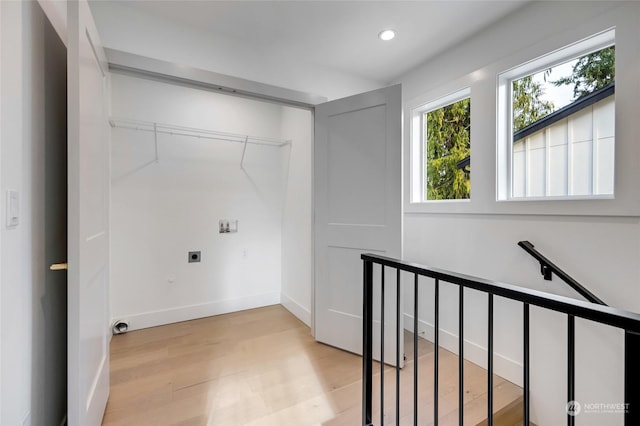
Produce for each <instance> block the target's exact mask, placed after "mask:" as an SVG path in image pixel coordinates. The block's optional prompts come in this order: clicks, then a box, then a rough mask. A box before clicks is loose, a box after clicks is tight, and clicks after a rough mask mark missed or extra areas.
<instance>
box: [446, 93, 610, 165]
mask: <svg viewBox="0 0 640 426" xmlns="http://www.w3.org/2000/svg"><path fill="white" fill-rule="evenodd" d="M615 92H616V83H615V81H614V82H613V83H610V84H607V85H606V86H604V87H603V88H601V89H598V90H596V91H595V92H592V93H589V94H588V95H587V96H583V97H582V98H580V99H578V100H576V101H575V102H572V103H570V104H569V105H567V106H565V107H562V108H560V109H559V110H557V111H554V112H552V113H551V114H549V115H547V116H545V117H544V118H541V119H540V120H538V121H536V122H535V123H531V124H529V125H528V126H527V127H524V128H522V129H520V130H518V131H517V132H515V133H514V134H513V141H514V142H517V141H519V140H520V139H523V138H525V137H527V136H529V135H531V134H533V133H535V132H537V131H539V130H542V129H544V128H545V127H548V126H551V125H552V124H554V123H556V122H558V121H560V120H562V119H564V118H567V117H568V116H570V115H572V114H575V113H576V112H578V111H580V110H582V109H584V108H586V107H588V106H591V105H593V104H595V103H596V102H598V101H601V100H603V99H605V98H608V97H609V96H612V95H613V94H614V93H615ZM466 167H471V156H468V157H466V158H463V159H462V160H460V161H458V163H457V164H456V168H458V169H460V170H465V168H466Z"/></svg>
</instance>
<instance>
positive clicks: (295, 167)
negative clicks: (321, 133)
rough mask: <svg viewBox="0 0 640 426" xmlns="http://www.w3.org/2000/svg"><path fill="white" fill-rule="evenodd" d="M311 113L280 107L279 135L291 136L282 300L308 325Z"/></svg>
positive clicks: (310, 257)
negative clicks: (280, 122)
mask: <svg viewBox="0 0 640 426" xmlns="http://www.w3.org/2000/svg"><path fill="white" fill-rule="evenodd" d="M312 120H313V117H312V114H311V112H310V111H309V110H304V109H297V108H283V111H282V136H283V137H284V138H285V139H291V140H293V141H294V142H293V144H292V145H291V156H290V163H289V167H288V178H287V184H286V194H285V202H284V213H283V217H282V297H281V301H282V304H283V305H284V306H285V307H286V308H287V309H288V310H290V311H291V312H293V313H294V314H295V315H296V316H297V317H298V318H300V319H301V320H302V321H303V322H304V323H305V324H307V325H309V326H311V282H312V271H311V264H312V258H313V254H312V248H311V247H312V242H311V230H312V211H311V210H312V188H311V175H312V173H313V167H312V152H313V147H312V145H311V140H312V133H313V122H312Z"/></svg>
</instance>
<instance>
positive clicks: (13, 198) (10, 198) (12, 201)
mask: <svg viewBox="0 0 640 426" xmlns="http://www.w3.org/2000/svg"><path fill="white" fill-rule="evenodd" d="M19 223H20V197H19V194H18V191H15V190H12V189H9V190H7V228H15V227H16V226H18V224H19Z"/></svg>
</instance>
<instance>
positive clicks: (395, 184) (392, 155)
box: [314, 85, 404, 365]
mask: <svg viewBox="0 0 640 426" xmlns="http://www.w3.org/2000/svg"><path fill="white" fill-rule="evenodd" d="M401 93H402V92H401V86H400V85H396V86H391V87H387V88H384V89H380V90H375V91H372V92H368V93H364V94H360V95H356V96H351V97H348V98H344V99H339V100H336V101H331V102H327V103H325V104H321V105H318V106H316V110H315V139H314V213H315V216H314V246H315V247H314V249H315V250H314V258H315V259H314V260H315V261H314V269H315V283H314V289H315V290H314V292H315V310H314V314H315V337H316V339H317V340H318V341H320V342H323V343H327V344H329V345H332V346H335V347H338V348H341V349H345V350H347V351H350V352H354V353H358V354H361V353H362V306H363V299H362V296H363V291H362V288H363V284H362V261H361V259H360V255H361V254H362V253H376V254H382V255H385V256H389V257H396V258H400V257H401V254H402V253H401V251H402V187H401V186H402V175H401V172H402V170H401V169H402V168H401V158H402V140H401V97H402V95H401ZM374 283H375V284H374V326H373V332H374V342H373V344H374V357H376V358H379V353H380V343H379V339H380V317H381V316H380V311H381V309H380V302H381V300H380V297H381V295H380V268H379V267H375V268H374ZM396 300H397V299H396V274H395V271H388V270H387V272H386V273H385V362H388V363H390V364H393V365H395V363H396V359H395V342H396V331H397V330H400V331H401V330H402V323H400V324H396V315H395V306H396ZM400 318H401V319H400V321H402V316H400ZM396 327H397V328H396ZM400 344H401V345H403V339H400ZM403 349H404V348H403V347H401V351H400V353H401V354H403V353H404V350H403ZM400 362H401V365H402V359H401V360H400Z"/></svg>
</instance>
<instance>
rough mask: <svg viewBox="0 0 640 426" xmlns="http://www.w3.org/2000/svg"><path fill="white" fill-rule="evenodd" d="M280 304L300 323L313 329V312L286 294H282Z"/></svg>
mask: <svg viewBox="0 0 640 426" xmlns="http://www.w3.org/2000/svg"><path fill="white" fill-rule="evenodd" d="M280 303H282V306H284V307H285V308H286V309H287V310H288V311H289V312H291V313H292V314H293V315H295V316H296V317H297V318H298V319H299V320H300V321H302V322H303V323H305V324H306V325H307V326H309V327H311V311H310V310H309V309H307V308H305V307H304V306H302V305H301V304H300V303H298V302H296V301H295V300H293V299H292V298H291V297H289V296H288V295H287V294H285V293H280Z"/></svg>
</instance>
